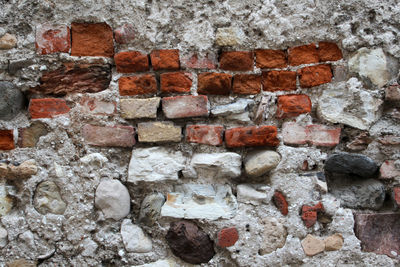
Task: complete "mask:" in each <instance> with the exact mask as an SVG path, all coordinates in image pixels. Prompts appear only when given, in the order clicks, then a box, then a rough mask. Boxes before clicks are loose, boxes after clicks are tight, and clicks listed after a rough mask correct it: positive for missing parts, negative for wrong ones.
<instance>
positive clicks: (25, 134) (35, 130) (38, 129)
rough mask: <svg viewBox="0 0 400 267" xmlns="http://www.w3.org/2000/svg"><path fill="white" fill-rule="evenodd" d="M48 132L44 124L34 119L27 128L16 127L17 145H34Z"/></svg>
mask: <svg viewBox="0 0 400 267" xmlns="http://www.w3.org/2000/svg"><path fill="white" fill-rule="evenodd" d="M47 133H48V131H47V128H46V125H45V124H44V123H42V122H40V121H34V122H32V124H31V125H30V126H29V127H27V128H20V129H18V146H19V147H35V146H36V144H37V142H38V141H39V138H40V137H41V136H43V135H46V134H47Z"/></svg>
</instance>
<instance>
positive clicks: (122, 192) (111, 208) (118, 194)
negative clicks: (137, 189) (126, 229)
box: [95, 180, 131, 220]
mask: <svg viewBox="0 0 400 267" xmlns="http://www.w3.org/2000/svg"><path fill="white" fill-rule="evenodd" d="M95 206H96V208H98V209H100V210H101V211H102V212H103V214H104V217H105V218H106V219H109V218H111V219H114V220H120V219H122V218H124V217H126V216H128V214H129V212H130V209H131V198H130V196H129V192H128V189H127V188H126V187H125V186H124V185H123V184H122V183H121V182H120V181H118V180H103V181H101V182H100V184H99V185H98V186H97V189H96V193H95Z"/></svg>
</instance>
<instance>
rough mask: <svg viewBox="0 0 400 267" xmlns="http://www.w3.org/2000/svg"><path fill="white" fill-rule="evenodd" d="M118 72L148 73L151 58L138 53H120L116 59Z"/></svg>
mask: <svg viewBox="0 0 400 267" xmlns="http://www.w3.org/2000/svg"><path fill="white" fill-rule="evenodd" d="M114 60H115V65H116V66H117V71H118V72H120V73H130V72H141V71H148V70H149V69H150V67H149V57H148V56H147V55H144V54H142V53H140V52H138V51H127V52H120V53H118V54H116V55H115V57H114Z"/></svg>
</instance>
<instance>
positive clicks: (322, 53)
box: [318, 42, 343, 61]
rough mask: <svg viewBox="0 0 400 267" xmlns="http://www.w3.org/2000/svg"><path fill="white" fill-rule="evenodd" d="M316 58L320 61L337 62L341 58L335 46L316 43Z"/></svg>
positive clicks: (338, 49)
mask: <svg viewBox="0 0 400 267" xmlns="http://www.w3.org/2000/svg"><path fill="white" fill-rule="evenodd" d="M318 56H319V60H320V61H337V60H340V59H342V58H343V55H342V51H340V48H339V47H338V46H337V44H335V43H330V42H319V43H318Z"/></svg>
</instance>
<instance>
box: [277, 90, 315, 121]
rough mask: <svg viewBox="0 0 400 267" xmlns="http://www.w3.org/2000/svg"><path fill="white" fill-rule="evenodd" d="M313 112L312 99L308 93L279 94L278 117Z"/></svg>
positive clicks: (282, 117)
mask: <svg viewBox="0 0 400 267" xmlns="http://www.w3.org/2000/svg"><path fill="white" fill-rule="evenodd" d="M309 112H311V100H310V98H309V97H308V96H307V95H282V96H278V110H277V111H276V117H277V118H278V119H284V118H290V117H297V116H298V115H300V114H303V113H309Z"/></svg>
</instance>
